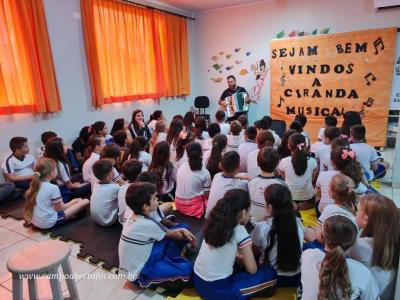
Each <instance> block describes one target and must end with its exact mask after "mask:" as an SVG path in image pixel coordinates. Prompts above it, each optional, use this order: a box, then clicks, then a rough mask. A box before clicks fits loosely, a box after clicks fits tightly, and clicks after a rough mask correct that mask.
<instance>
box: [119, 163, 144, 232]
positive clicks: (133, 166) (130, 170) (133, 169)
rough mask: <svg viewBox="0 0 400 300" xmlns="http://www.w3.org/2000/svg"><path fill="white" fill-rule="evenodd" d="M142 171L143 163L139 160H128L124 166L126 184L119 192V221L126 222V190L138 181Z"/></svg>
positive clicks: (123, 172)
mask: <svg viewBox="0 0 400 300" xmlns="http://www.w3.org/2000/svg"><path fill="white" fill-rule="evenodd" d="M141 172H142V163H141V162H140V161H138V160H134V159H130V160H127V161H126V162H125V163H124V164H123V166H122V174H123V175H124V179H125V184H124V185H123V186H121V188H120V189H119V192H118V221H119V222H120V223H121V224H123V223H124V221H125V220H124V215H125V210H126V199H125V196H126V191H127V189H128V187H129V186H130V185H131V183H134V182H135V181H136V178H137V176H138V175H139V174H140V173H141Z"/></svg>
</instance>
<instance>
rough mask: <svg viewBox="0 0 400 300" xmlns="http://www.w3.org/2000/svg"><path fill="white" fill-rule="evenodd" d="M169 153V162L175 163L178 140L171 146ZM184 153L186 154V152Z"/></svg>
mask: <svg viewBox="0 0 400 300" xmlns="http://www.w3.org/2000/svg"><path fill="white" fill-rule="evenodd" d="M169 151H170V155H169V160H170V162H172V163H174V161H175V160H176V140H173V141H172V142H171V144H170V145H169ZM184 152H185V153H186V151H184Z"/></svg>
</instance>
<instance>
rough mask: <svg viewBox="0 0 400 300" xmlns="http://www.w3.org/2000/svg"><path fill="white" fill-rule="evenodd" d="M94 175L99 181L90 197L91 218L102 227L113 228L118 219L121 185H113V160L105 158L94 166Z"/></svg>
mask: <svg viewBox="0 0 400 300" xmlns="http://www.w3.org/2000/svg"><path fill="white" fill-rule="evenodd" d="M93 175H94V176H96V178H97V179H98V180H99V181H98V182H96V183H95V184H94V186H93V192H92V196H91V197H90V216H91V218H92V220H93V221H94V222H95V223H97V224H99V225H100V226H111V225H113V224H114V223H115V221H116V220H117V217H118V192H119V188H120V187H119V185H118V184H117V183H113V177H114V171H113V164H112V162H111V160H109V159H106V158H103V159H100V160H98V161H96V162H95V163H94V165H93Z"/></svg>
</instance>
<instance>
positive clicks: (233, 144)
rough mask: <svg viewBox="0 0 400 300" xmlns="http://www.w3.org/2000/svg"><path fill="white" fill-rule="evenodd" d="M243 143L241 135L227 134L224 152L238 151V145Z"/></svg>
mask: <svg viewBox="0 0 400 300" xmlns="http://www.w3.org/2000/svg"><path fill="white" fill-rule="evenodd" d="M243 143H244V137H243V135H232V134H229V135H228V136H227V144H226V152H229V151H236V152H239V146H240V145H241V144H243Z"/></svg>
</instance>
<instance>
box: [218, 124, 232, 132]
mask: <svg viewBox="0 0 400 300" xmlns="http://www.w3.org/2000/svg"><path fill="white" fill-rule="evenodd" d="M219 127H220V128H221V134H224V135H228V134H229V133H230V132H231V126H230V125H229V124H228V123H219Z"/></svg>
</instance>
